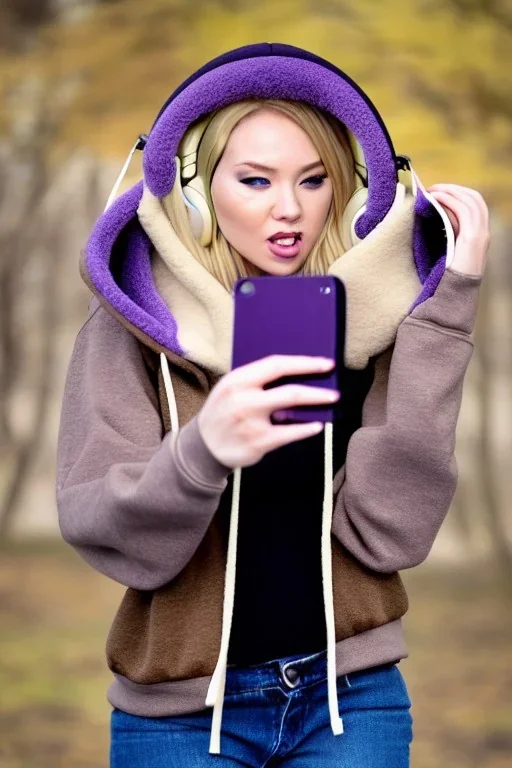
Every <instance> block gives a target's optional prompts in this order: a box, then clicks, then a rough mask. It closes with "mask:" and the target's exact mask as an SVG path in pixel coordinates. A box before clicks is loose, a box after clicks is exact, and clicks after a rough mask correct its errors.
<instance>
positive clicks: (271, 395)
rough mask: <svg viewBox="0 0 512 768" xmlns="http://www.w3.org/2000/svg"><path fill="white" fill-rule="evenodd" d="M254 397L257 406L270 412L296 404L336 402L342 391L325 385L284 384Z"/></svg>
mask: <svg viewBox="0 0 512 768" xmlns="http://www.w3.org/2000/svg"><path fill="white" fill-rule="evenodd" d="M258 395H260V396H258V397H256V398H254V399H253V402H254V403H255V404H256V407H257V408H261V410H263V411H264V412H267V413H268V414H271V413H273V411H278V410H284V409H286V408H293V407H294V406H296V405H322V404H324V403H335V402H336V400H339V398H340V393H339V392H337V391H336V390H333V389H325V388H323V387H308V386H305V385H301V384H284V385H283V386H281V387H276V388H275V389H266V390H263V391H262V392H261V393H258Z"/></svg>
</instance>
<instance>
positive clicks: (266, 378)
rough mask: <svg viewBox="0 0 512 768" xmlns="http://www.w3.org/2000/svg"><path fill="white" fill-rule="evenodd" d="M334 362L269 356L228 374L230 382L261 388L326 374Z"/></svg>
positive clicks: (300, 357)
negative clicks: (302, 376)
mask: <svg viewBox="0 0 512 768" xmlns="http://www.w3.org/2000/svg"><path fill="white" fill-rule="evenodd" d="M334 366H335V362H334V360H331V359H329V358H326V357H313V356H309V355H270V356H268V357H263V358H261V360H256V361H254V362H252V363H247V365H242V366H240V367H239V368H235V369H234V370H233V371H231V372H230V374H229V376H230V378H231V381H232V382H233V381H234V382H238V383H240V384H246V385H249V386H255V387H262V386H264V385H265V384H268V383H270V382H271V381H275V380H276V379H280V378H281V377H282V376H294V375H300V374H306V373H326V372H327V371H330V370H332V369H333V368H334Z"/></svg>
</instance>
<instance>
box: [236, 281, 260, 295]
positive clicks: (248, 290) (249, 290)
mask: <svg viewBox="0 0 512 768" xmlns="http://www.w3.org/2000/svg"><path fill="white" fill-rule="evenodd" d="M240 293H243V294H244V296H252V295H253V294H254V293H256V286H255V285H254V283H251V281H250V280H246V281H245V283H242V285H241V286H240Z"/></svg>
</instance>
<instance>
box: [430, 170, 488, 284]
mask: <svg viewBox="0 0 512 768" xmlns="http://www.w3.org/2000/svg"><path fill="white" fill-rule="evenodd" d="M428 191H429V192H430V194H431V195H432V197H434V198H435V199H436V200H437V202H438V203H439V204H440V205H442V206H443V208H444V209H445V211H446V213H447V215H448V218H449V219H450V221H451V223H452V226H453V229H454V232H455V254H454V256H453V260H452V262H451V264H450V267H453V268H454V269H455V270H457V271H458V272H463V273H464V274H467V275H482V274H483V273H484V270H485V265H486V263H487V254H488V250H489V240H490V230H489V210H488V208H487V205H486V204H485V200H484V199H483V197H482V195H481V194H480V193H479V192H476V190H474V189H469V188H468V187H460V186H458V185H457V184H433V185H432V186H431V187H429V188H428Z"/></svg>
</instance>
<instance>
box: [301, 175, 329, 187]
mask: <svg viewBox="0 0 512 768" xmlns="http://www.w3.org/2000/svg"><path fill="white" fill-rule="evenodd" d="M326 178H327V174H326V173H324V174H318V175H317V176H310V177H309V179H304V181H303V182H302V183H303V184H307V185H308V186H310V187H313V188H315V187H321V186H322V184H323V183H324V179H326Z"/></svg>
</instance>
